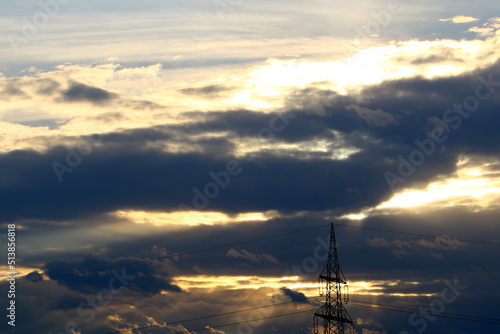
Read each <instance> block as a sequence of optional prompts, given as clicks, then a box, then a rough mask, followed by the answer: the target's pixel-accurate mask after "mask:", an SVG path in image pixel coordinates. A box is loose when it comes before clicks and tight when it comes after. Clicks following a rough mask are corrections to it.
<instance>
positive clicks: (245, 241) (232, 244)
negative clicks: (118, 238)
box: [0, 224, 330, 287]
mask: <svg viewBox="0 0 500 334" xmlns="http://www.w3.org/2000/svg"><path fill="white" fill-rule="evenodd" d="M326 226H330V224H324V225H318V226H313V227H308V228H303V229H300V230H295V231H290V232H285V233H279V234H273V235H268V236H265V237H260V238H255V239H249V240H244V241H240V242H234V243H230V244H224V245H219V246H213V247H206V248H202V249H197V250H193V251H189V252H184V253H176V254H171V255H165V256H159V257H155V258H152V259H145V260H139V261H133V262H128V263H125V264H119V265H113V266H107V267H101V268H96V269H89V270H83V271H78V272H73V273H68V274H63V275H56V276H52V277H50V279H51V280H53V279H56V278H63V277H70V276H77V275H82V274H88V273H93V272H97V271H103V270H109V269H114V268H121V267H127V266H132V265H135V264H139V263H149V262H153V261H157V260H164V259H168V258H173V257H176V256H185V255H192V254H197V253H202V252H207V251H212V250H216V249H221V248H227V247H233V246H237V245H243V244H247V243H252V242H257V241H262V240H267V239H272V238H278V237H282V236H285V235H290V234H295V233H300V232H305V231H310V230H314V229H318V228H322V227H326ZM33 282H38V281H37V280H33V281H32V280H26V281H21V282H16V284H24V283H33ZM2 286H8V284H2V285H0V287H2Z"/></svg>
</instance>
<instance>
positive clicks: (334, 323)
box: [313, 223, 354, 334]
mask: <svg viewBox="0 0 500 334" xmlns="http://www.w3.org/2000/svg"><path fill="white" fill-rule="evenodd" d="M318 283H319V294H320V296H323V295H325V296H326V300H325V304H323V306H321V308H320V309H319V310H318V311H316V313H314V320H313V323H314V334H319V328H320V326H319V324H318V320H319V318H322V319H323V333H324V334H344V333H354V327H353V322H352V320H351V317H350V316H349V314H348V313H347V310H346V309H345V307H344V305H343V303H342V301H344V302H345V303H346V304H347V302H348V301H349V294H348V290H347V282H346V280H345V277H344V273H343V272H342V269H341V268H340V264H339V258H338V254H337V244H336V242H335V230H334V226H333V223H332V225H331V230H330V248H329V251H328V263H327V264H326V267H325V269H323V271H322V272H321V274H320V275H319V279H318Z"/></svg>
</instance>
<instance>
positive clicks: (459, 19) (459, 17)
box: [439, 15, 479, 23]
mask: <svg viewBox="0 0 500 334" xmlns="http://www.w3.org/2000/svg"><path fill="white" fill-rule="evenodd" d="M478 20H479V19H478V18H475V17H472V16H465V15H457V16H454V17H450V18H447V19H440V20H439V21H441V22H446V21H451V22H453V23H469V22H475V21H478Z"/></svg>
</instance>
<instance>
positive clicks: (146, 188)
mask: <svg viewBox="0 0 500 334" xmlns="http://www.w3.org/2000/svg"><path fill="white" fill-rule="evenodd" d="M68 152H70V153H68ZM71 152H73V153H71ZM75 152H76V153H75ZM395 152H397V151H394V150H388V149H377V148H373V149H371V150H368V151H364V153H360V154H356V155H354V156H352V157H351V158H350V159H348V160H344V161H332V160H312V159H311V160H300V159H295V158H291V157H289V158H280V157H275V156H273V155H271V154H267V155H262V156H257V157H256V158H255V160H254V161H253V162H246V161H245V160H240V161H239V163H238V165H237V166H238V168H241V173H240V174H239V175H235V176H233V177H232V178H231V180H230V182H229V184H228V186H227V187H225V188H224V189H220V191H219V196H217V197H215V198H213V199H211V200H210V201H209V202H210V203H207V199H205V200H201V201H200V200H197V199H194V198H195V195H196V194H197V191H201V192H206V191H207V190H206V189H205V187H206V185H207V184H209V183H210V182H214V181H213V176H210V175H209V173H210V172H213V173H220V172H221V171H226V170H227V168H228V167H227V166H228V161H232V159H234V157H232V156H207V155H205V154H201V153H189V154H187V153H186V154H173V153H163V152H159V151H156V150H153V149H145V148H136V147H134V146H129V145H122V146H119V145H110V147H109V149H106V148H98V147H94V148H93V151H92V153H91V154H90V155H88V156H85V157H81V160H78V159H77V158H75V154H78V151H76V150H74V151H68V150H66V149H64V148H62V147H57V148H54V149H52V150H50V151H48V152H46V153H37V152H30V151H12V152H9V153H7V154H5V155H3V156H1V157H0V165H2V166H3V171H4V172H3V173H2V175H0V184H1V185H2V187H1V188H0V195H1V196H2V197H3V198H4V200H3V201H2V203H1V204H0V206H1V207H2V211H1V212H2V213H1V216H2V219H3V220H6V221H11V220H13V219H18V218H35V217H37V218H48V219H66V218H77V217H79V216H81V215H92V214H96V213H105V212H108V211H114V210H118V209H127V208H140V209H146V210H166V211H175V210H177V209H178V207H179V205H180V204H181V203H184V204H186V205H188V206H193V205H194V206H195V208H198V207H200V206H201V205H204V206H205V207H206V208H208V209H210V210H218V211H219V210H220V211H225V212H234V213H237V212H245V211H267V210H279V211H300V210H328V209H337V210H339V212H342V211H349V210H355V209H360V208H363V207H365V206H372V205H375V204H377V203H379V202H380V201H381V200H383V199H387V198H388V197H389V196H390V195H391V193H390V190H389V188H388V187H387V185H386V183H385V179H384V178H383V176H382V175H383V172H384V171H385V170H386V169H387V168H389V167H395V166H396V163H397V161H396V162H395V161H392V160H389V159H390V158H393V157H392V156H393V154H394V153H395ZM401 152H402V151H401ZM396 156H397V155H396ZM381 157H385V160H382V158H381ZM66 158H67V161H66ZM75 159H76V160H75ZM76 161H80V164H78V163H76ZM54 162H59V163H60V164H61V166H62V165H64V166H66V167H68V166H69V164H72V166H73V167H74V168H71V169H70V170H71V173H70V172H64V173H63V174H62V176H61V177H62V180H63V182H61V183H59V181H58V178H57V176H56V173H55V171H54V168H53V163H54ZM75 163H76V165H75ZM59 168H62V167H58V169H57V170H58V173H61V170H60V169H59ZM453 169H454V162H453V157H448V156H447V155H446V154H441V155H438V156H436V159H434V160H429V162H428V163H427V164H426V165H425V166H422V168H421V169H420V170H419V171H418V172H417V173H416V175H415V178H414V180H416V181H421V180H430V179H432V178H433V177H434V176H435V175H436V173H443V174H445V173H449V172H450V171H452V170H453ZM224 173H226V172H224ZM297 180H301V182H297ZM412 182H413V181H412ZM195 188H196V189H198V190H197V191H196V190H193V189H195ZM139 194H140V195H139ZM202 202H204V203H202ZM200 203H201V204H200Z"/></svg>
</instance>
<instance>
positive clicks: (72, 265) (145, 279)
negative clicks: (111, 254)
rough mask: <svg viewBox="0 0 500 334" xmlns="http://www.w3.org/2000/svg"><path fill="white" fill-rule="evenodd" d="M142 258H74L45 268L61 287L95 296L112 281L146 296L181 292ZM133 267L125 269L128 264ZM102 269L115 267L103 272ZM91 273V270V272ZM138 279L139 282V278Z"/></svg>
mask: <svg viewBox="0 0 500 334" xmlns="http://www.w3.org/2000/svg"><path fill="white" fill-rule="evenodd" d="M140 261H141V259H138V258H120V259H117V260H112V259H107V258H102V257H97V256H93V255H89V256H86V257H84V258H79V259H73V260H72V261H71V262H67V261H61V260H54V261H50V262H48V263H46V264H45V266H44V269H45V272H46V274H47V276H49V278H50V279H53V280H55V281H57V282H58V283H59V284H60V285H63V286H66V287H68V288H69V289H71V290H73V291H77V292H81V293H87V294H92V293H95V291H99V290H100V289H102V287H108V286H109V285H111V284H110V281H111V280H114V281H115V282H117V283H116V286H120V284H121V286H124V287H128V288H130V289H132V290H134V291H138V292H140V293H142V294H144V295H151V294H158V293H160V292H161V291H162V290H168V291H173V292H180V291H181V289H180V288H179V287H178V286H177V285H174V284H172V283H171V282H170V277H169V276H168V275H166V274H165V273H159V272H157V271H156V270H155V269H154V267H153V266H152V264H151V262H140ZM132 262H134V264H133V265H128V266H127V267H123V265H124V264H129V263H132ZM101 268H113V269H114V270H113V269H103V270H96V269H101ZM89 270H90V271H89ZM136 278H138V279H136Z"/></svg>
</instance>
